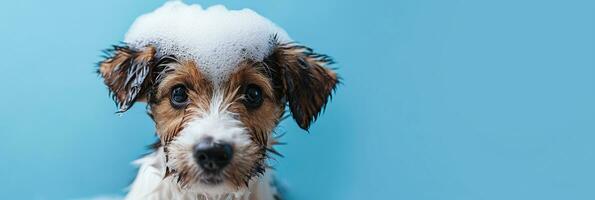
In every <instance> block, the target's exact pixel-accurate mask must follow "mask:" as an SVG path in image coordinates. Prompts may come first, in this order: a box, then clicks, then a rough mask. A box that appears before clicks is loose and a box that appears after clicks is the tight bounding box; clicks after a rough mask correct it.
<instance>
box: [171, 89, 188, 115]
mask: <svg viewBox="0 0 595 200" xmlns="http://www.w3.org/2000/svg"><path fill="white" fill-rule="evenodd" d="M170 100H171V101H170V102H171V105H172V106H173V107H174V108H178V109H179V108H183V107H184V106H186V104H188V102H187V101H188V94H187V93H186V87H184V86H182V85H177V86H174V87H173V89H172V90H171V99H170Z"/></svg>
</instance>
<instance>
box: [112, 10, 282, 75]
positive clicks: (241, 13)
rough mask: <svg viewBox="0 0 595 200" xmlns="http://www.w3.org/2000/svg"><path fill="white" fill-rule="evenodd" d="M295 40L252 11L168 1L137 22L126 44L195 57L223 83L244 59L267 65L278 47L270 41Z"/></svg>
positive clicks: (185, 57)
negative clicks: (273, 50) (267, 57)
mask: <svg viewBox="0 0 595 200" xmlns="http://www.w3.org/2000/svg"><path fill="white" fill-rule="evenodd" d="M275 35H276V36H277V38H278V40H279V41H280V42H290V41H291V39H290V38H289V36H288V35H287V33H286V32H285V30H283V29H281V28H280V27H278V26H277V25H275V24H274V23H273V22H271V21H270V20H268V19H266V18H264V17H262V16H260V15H259V14H258V13H256V12H254V11H252V10H250V9H242V10H228V9H227V8H225V7H224V6H222V5H217V6H212V7H209V8H207V9H203V8H202V7H201V6H200V5H186V4H185V3H183V2H181V1H169V2H166V3H165V4H164V5H163V6H161V7H160V8H158V9H156V10H155V11H153V12H150V13H147V14H144V15H142V16H140V17H138V18H137V19H136V21H135V22H134V23H133V24H132V26H131V27H130V29H129V30H128V33H126V36H125V39H124V42H125V43H127V44H128V45H129V46H130V47H131V48H134V49H141V48H143V47H145V46H147V45H153V46H155V47H156V48H157V56H163V55H175V56H176V57H178V58H179V59H190V60H193V61H195V62H196V63H198V65H199V68H200V69H201V70H202V71H203V73H205V74H206V75H207V76H208V77H209V78H210V79H211V80H212V81H213V82H215V83H219V82H221V81H222V80H224V79H225V78H226V77H227V76H228V75H229V74H230V73H231V72H232V71H233V70H234V68H235V67H236V66H237V65H238V64H239V63H240V62H242V61H243V60H245V59H250V60H254V61H262V60H263V59H264V58H265V57H266V56H268V55H269V54H270V53H271V51H272V48H273V44H272V43H271V39H272V37H274V36H275Z"/></svg>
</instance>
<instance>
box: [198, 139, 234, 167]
mask: <svg viewBox="0 0 595 200" xmlns="http://www.w3.org/2000/svg"><path fill="white" fill-rule="evenodd" d="M232 157H233V147H232V146H231V145H230V144H228V143H224V142H215V141H213V139H212V138H205V139H202V140H201V141H200V142H199V143H198V144H197V145H196V146H195V147H194V159H195V160H196V163H197V164H198V165H199V166H200V167H201V168H202V169H203V170H204V171H206V172H208V173H217V172H219V171H221V170H222V169H223V168H225V166H227V165H228V164H229V162H230V161H231V159H232Z"/></svg>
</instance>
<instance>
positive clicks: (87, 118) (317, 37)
mask: <svg viewBox="0 0 595 200" xmlns="http://www.w3.org/2000/svg"><path fill="white" fill-rule="evenodd" d="M162 2H163V1H157V0H151V1H146V0H143V1H140V0H136V1H120V0H109V1H107V0H103V1H80V0H78V1H75V0H70V1H66V0H51V1H50V0H47V1H41V0H38V1H32V0H18V1H7V2H3V3H2V6H0V44H1V45H2V47H1V48H0V72H1V78H0V91H2V98H1V99H2V100H0V141H1V143H2V144H0V162H1V165H0V177H2V181H0V199H73V198H88V197H93V196H101V195H122V194H123V189H124V188H125V187H126V186H127V185H128V184H129V183H130V181H131V180H132V179H133V177H134V173H135V168H134V167H133V166H132V165H130V164H129V163H130V162H131V161H132V160H134V159H136V158H137V157H138V156H140V155H141V154H142V153H145V152H146V148H145V146H146V145H148V144H149V143H151V142H152V141H153V140H154V139H155V138H154V136H153V133H154V130H153V124H152V122H151V121H150V119H149V118H148V117H147V116H146V115H145V114H144V106H143V105H142V104H137V105H136V107H135V108H134V109H132V110H131V111H129V112H128V113H126V114H125V115H124V116H123V117H117V116H116V115H114V111H115V106H114V104H113V102H111V100H110V98H109V97H108V95H107V89H106V88H105V86H104V85H103V84H102V82H101V80H100V79H99V78H98V77H97V75H96V74H94V70H95V68H94V65H95V63H96V62H97V61H99V60H100V57H99V56H100V55H101V54H100V50H102V49H105V48H107V47H109V45H111V44H116V43H118V42H119V41H121V40H122V39H123V36H124V33H125V32H126V30H127V29H128V26H129V25H130V24H131V23H132V22H133V20H134V19H135V18H136V17H137V16H139V15H140V14H142V13H146V12H148V11H151V10H153V9H155V8H156V7H158V6H159V5H161V4H162ZM187 2H192V3H195V2H197V1H187ZM199 3H201V4H203V6H206V5H213V4H215V3H223V4H225V5H227V6H228V7H230V8H235V9H239V8H243V7H249V8H252V9H254V10H256V11H257V12H259V13H261V14H262V15H264V16H266V17H268V18H270V19H271V20H272V21H274V22H276V23H277V24H279V25H280V26H281V27H284V28H285V29H286V30H287V31H288V32H289V34H290V35H291V36H292V37H293V38H294V39H296V40H298V41H300V42H303V43H304V44H307V45H309V46H311V47H313V48H315V49H316V50H318V51H319V52H323V53H327V54H329V55H332V56H334V58H335V59H336V60H337V61H338V65H337V67H339V68H340V70H339V73H340V74H341V75H342V77H344V82H345V84H344V85H342V86H341V87H340V88H339V89H338V91H337V93H336V95H335V97H334V99H333V102H332V103H331V104H330V105H329V106H328V108H327V111H326V113H325V114H324V115H323V116H322V117H321V118H320V119H319V120H318V122H317V123H316V124H315V125H314V127H313V128H312V129H311V133H310V134H307V133H304V132H303V131H300V130H299V128H297V126H296V125H295V124H294V122H293V121H290V120H287V121H285V122H284V123H283V124H282V129H283V130H285V131H286V132H288V133H287V134H286V135H285V136H284V138H283V141H285V142H288V143H289V145H286V146H284V147H282V149H281V152H283V154H284V155H285V158H279V159H277V160H278V161H277V162H275V167H276V168H277V171H278V174H279V176H280V178H281V179H282V181H283V182H284V183H286V184H287V185H288V187H289V191H290V196H291V197H292V199H428V200H430V199H431V200H433V199H468V200H478V199H494V200H499V199H595V190H594V188H595V181H594V180H595V172H594V171H593V170H594V169H595V145H594V143H595V135H594V134H595V41H594V38H595V12H593V11H594V10H595V3H594V2H593V1H578V0H568V1H537V0H535V1H512V0H502V1H466V0H459V1H439V0H421V1H419V0H400V1H379V0H370V1H365V2H356V1H338V0H337V1H314V0H308V1H305V0H303V1H288V0H276V1H260V0H254V1H224V2H215V1H200V2H199Z"/></svg>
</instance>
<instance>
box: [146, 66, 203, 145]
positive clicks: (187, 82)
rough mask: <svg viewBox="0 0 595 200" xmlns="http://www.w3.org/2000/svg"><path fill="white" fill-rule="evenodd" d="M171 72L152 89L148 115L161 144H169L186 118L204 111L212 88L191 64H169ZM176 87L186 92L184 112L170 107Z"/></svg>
mask: <svg viewBox="0 0 595 200" xmlns="http://www.w3.org/2000/svg"><path fill="white" fill-rule="evenodd" d="M173 65H177V66H174V68H175V70H172V71H170V72H169V73H168V74H167V75H164V76H165V77H164V78H163V80H161V82H160V83H159V85H158V86H157V88H156V90H157V91H156V94H155V96H154V98H155V99H152V100H151V102H152V104H151V115H152V116H153V119H154V121H155V126H156V127H157V133H158V134H159V137H160V139H161V142H162V144H164V145H165V144H167V143H169V142H170V141H171V140H172V139H173V138H174V137H175V136H176V135H177V134H178V133H179V131H180V130H181V129H182V128H183V126H184V124H185V123H186V122H187V120H190V116H192V115H193V114H196V113H198V112H199V111H204V110H203V109H207V108H208V106H209V103H210V97H211V96H212V95H213V86H212V84H211V83H210V82H209V80H207V79H206V77H205V76H204V75H203V74H202V73H201V72H200V71H199V70H198V67H197V66H196V64H195V63H194V62H184V63H173ZM177 85H184V86H185V87H186V88H187V91H188V99H189V102H190V103H189V104H188V105H187V106H186V108H183V109H175V108H173V107H172V106H171V103H170V96H171V90H172V89H173V88H174V87H175V86H177Z"/></svg>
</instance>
